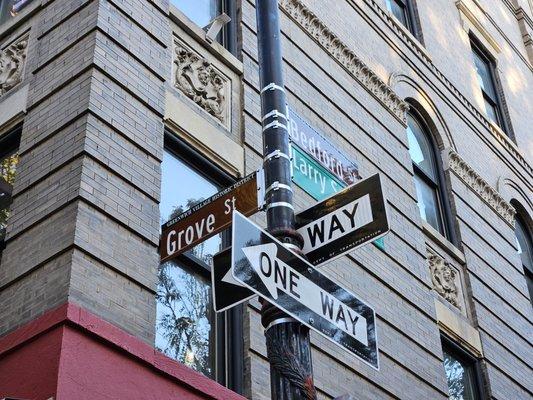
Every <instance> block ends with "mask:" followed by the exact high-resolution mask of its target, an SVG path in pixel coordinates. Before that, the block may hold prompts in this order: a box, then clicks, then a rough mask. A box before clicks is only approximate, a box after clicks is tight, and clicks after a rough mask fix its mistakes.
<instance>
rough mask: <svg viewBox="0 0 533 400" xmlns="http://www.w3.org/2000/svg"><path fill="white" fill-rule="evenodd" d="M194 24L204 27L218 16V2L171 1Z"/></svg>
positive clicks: (200, 0)
mask: <svg viewBox="0 0 533 400" xmlns="http://www.w3.org/2000/svg"><path fill="white" fill-rule="evenodd" d="M171 3H172V4H174V5H175V6H176V7H177V8H179V9H180V10H181V11H182V12H183V13H184V14H185V15H187V17H189V18H190V19H191V20H192V21H193V22H194V23H195V24H197V25H198V26H200V27H202V28H203V27H204V26H206V25H207V24H209V22H211V20H212V19H213V18H215V17H216V16H218V15H220V13H221V10H220V0H171Z"/></svg>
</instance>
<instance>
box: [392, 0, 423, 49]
mask: <svg viewBox="0 0 533 400" xmlns="http://www.w3.org/2000/svg"><path fill="white" fill-rule="evenodd" d="M386 1H387V8H388V10H389V11H390V12H391V14H392V15H394V13H393V11H392V5H391V2H396V3H399V4H401V6H403V8H404V11H405V20H406V22H407V25H404V24H403V23H402V25H404V26H405V28H406V29H407V30H408V31H409V32H411V34H412V35H413V36H414V37H415V38H416V39H417V40H418V41H419V42H422V37H421V34H420V26H419V24H418V20H417V18H416V13H415V5H414V4H413V0H386ZM394 17H395V18H396V19H398V18H397V17H396V16H395V15H394ZM398 21H399V20H398ZM401 22H402V21H400V23H401Z"/></svg>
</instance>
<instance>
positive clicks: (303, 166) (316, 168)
mask: <svg viewBox="0 0 533 400" xmlns="http://www.w3.org/2000/svg"><path fill="white" fill-rule="evenodd" d="M292 149H293V160H292V163H293V164H292V166H293V174H294V176H293V178H292V181H293V182H294V183H296V184H297V185H298V186H299V187H301V188H302V189H303V190H305V191H306V192H307V193H308V194H309V195H311V196H312V197H313V198H314V199H315V200H323V199H325V198H327V197H330V196H331V195H333V194H335V193H337V192H338V191H339V190H342V189H343V188H344V187H346V184H345V183H344V182H342V181H341V180H340V179H339V178H337V177H336V176H335V175H333V174H332V173H331V172H330V171H328V170H327V169H326V168H324V167H323V166H322V165H320V164H319V163H318V162H317V161H315V160H314V159H313V158H311V157H310V156H309V155H307V154H306V153H304V152H303V150H301V149H300V148H299V147H297V146H295V145H293V146H292Z"/></svg>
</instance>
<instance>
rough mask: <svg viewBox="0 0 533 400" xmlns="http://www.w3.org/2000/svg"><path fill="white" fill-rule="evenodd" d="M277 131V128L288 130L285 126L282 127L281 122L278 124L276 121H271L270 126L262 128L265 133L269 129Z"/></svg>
mask: <svg viewBox="0 0 533 400" xmlns="http://www.w3.org/2000/svg"><path fill="white" fill-rule="evenodd" d="M272 128H274V129H279V128H282V129H284V130H288V128H287V125H284V124H282V123H281V122H279V121H278V120H277V119H276V120H274V121H272V122H271V123H270V124H268V125H266V126H265V127H264V128H263V132H266V131H267V130H269V129H272Z"/></svg>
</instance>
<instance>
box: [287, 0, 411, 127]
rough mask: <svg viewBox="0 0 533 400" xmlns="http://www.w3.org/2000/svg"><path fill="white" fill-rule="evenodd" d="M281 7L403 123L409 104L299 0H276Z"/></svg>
mask: <svg viewBox="0 0 533 400" xmlns="http://www.w3.org/2000/svg"><path fill="white" fill-rule="evenodd" d="M280 6H281V9H282V10H283V11H284V12H285V14H287V15H288V16H289V17H290V18H291V19H292V20H293V21H295V22H296V23H297V24H298V25H300V26H301V27H302V28H303V30H304V31H305V32H306V33H307V34H308V35H309V36H311V37H312V38H313V39H314V40H315V41H316V42H317V43H318V44H319V45H320V46H321V47H322V48H323V49H324V50H325V51H326V52H328V53H329V54H330V55H331V56H332V57H333V58H334V59H335V60H336V61H337V62H338V63H339V64H340V65H341V66H342V67H344V69H346V71H348V72H349V73H350V74H351V75H352V76H353V77H354V78H355V79H356V80H357V81H359V83H360V84H361V85H362V86H363V87H364V88H365V89H367V90H368V91H369V92H370V93H372V94H373V95H374V97H376V98H377V99H378V100H379V101H380V102H381V103H382V104H383V105H384V106H385V107H386V108H387V109H389V111H390V112H391V113H392V114H393V115H394V116H395V117H397V118H398V119H399V120H400V121H402V122H403V123H404V124H405V123H406V111H407V110H408V108H409V106H408V105H407V103H406V102H404V101H403V100H402V99H401V98H400V97H399V96H398V95H397V94H396V93H395V92H394V91H393V90H392V88H391V87H390V86H389V85H387V84H386V83H385V82H384V81H383V80H382V79H381V78H380V77H378V76H377V75H376V74H375V73H374V72H373V71H372V70H371V69H370V67H368V66H367V65H366V64H365V63H364V62H363V61H362V60H361V59H360V58H359V57H357V55H356V54H355V53H354V52H353V51H352V50H351V49H350V48H348V46H346V45H345V44H344V43H343V42H342V41H341V39H339V37H337V36H336V35H335V34H334V33H333V32H332V31H331V30H330V29H329V28H328V27H327V26H325V25H324V23H323V22H322V21H321V20H320V19H319V18H318V17H317V16H316V15H315V14H314V13H313V12H312V11H311V10H309V9H308V8H307V7H306V6H305V5H304V4H303V3H302V2H301V1H300V0H280Z"/></svg>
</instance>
